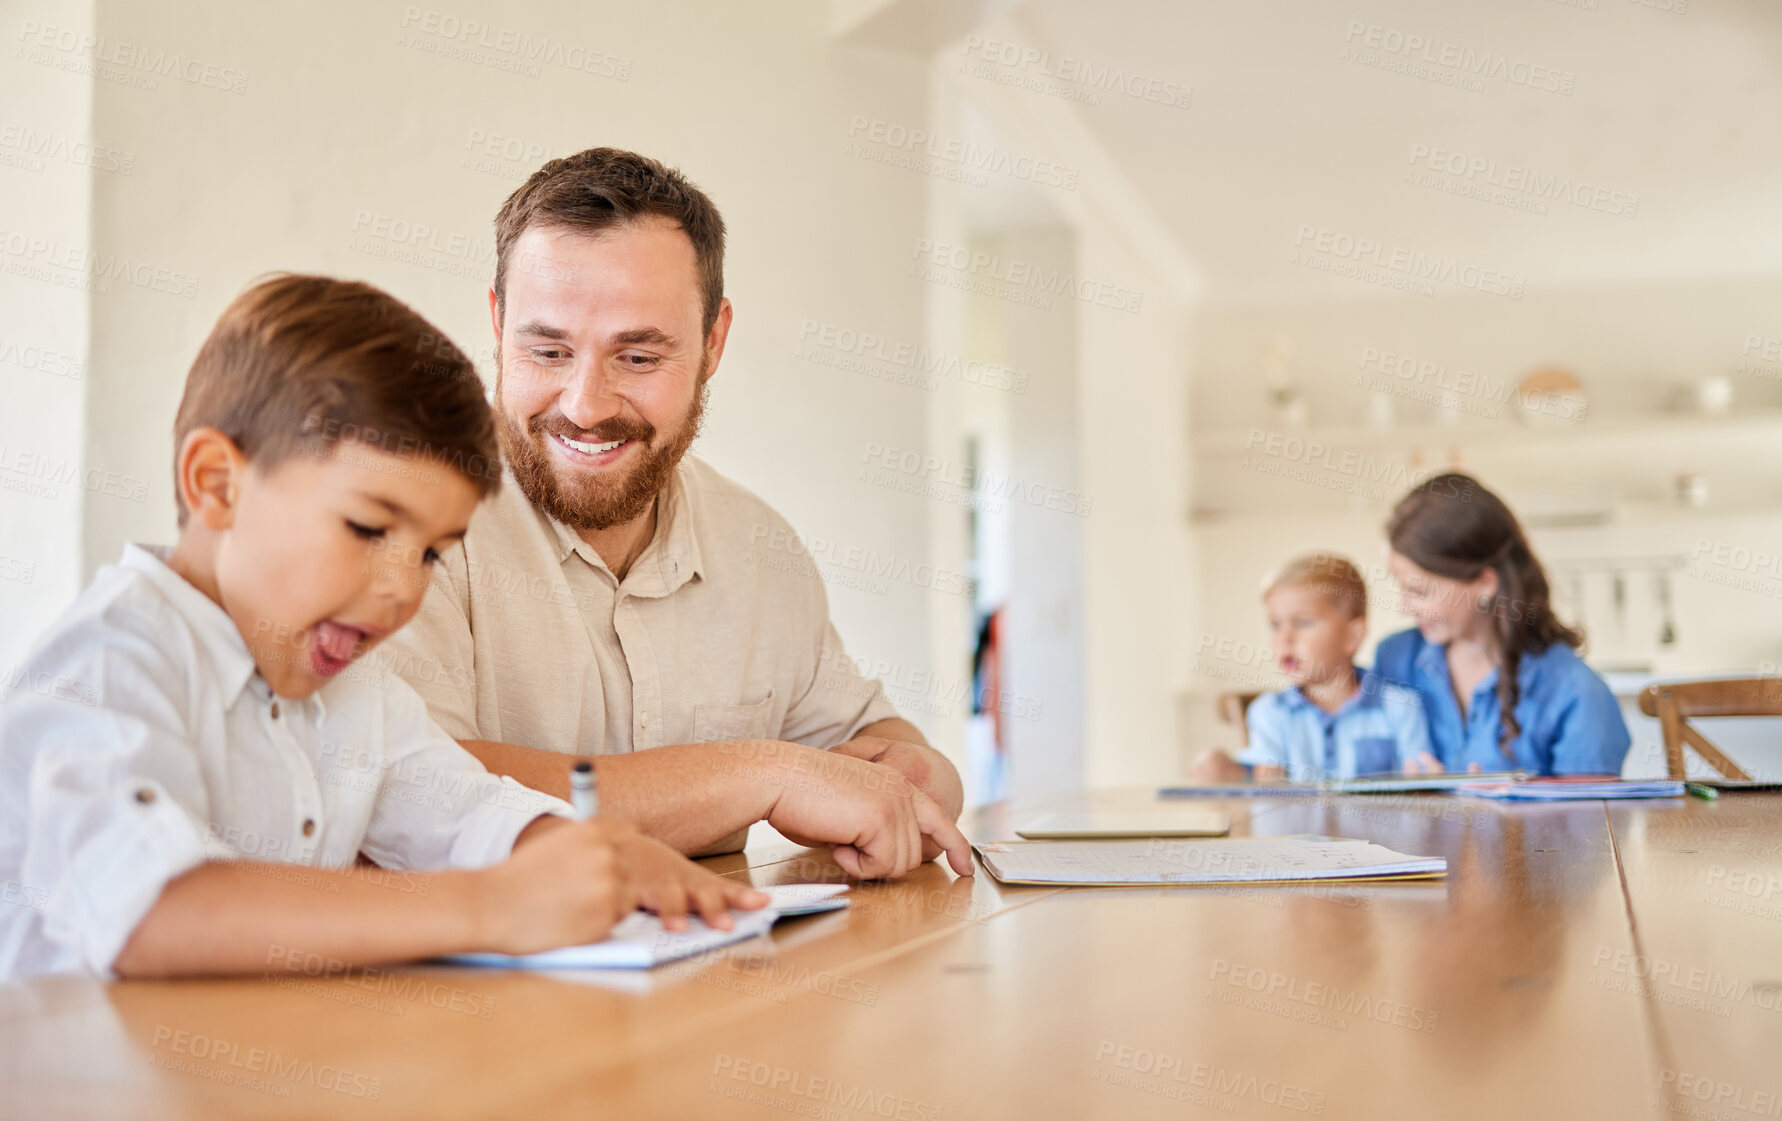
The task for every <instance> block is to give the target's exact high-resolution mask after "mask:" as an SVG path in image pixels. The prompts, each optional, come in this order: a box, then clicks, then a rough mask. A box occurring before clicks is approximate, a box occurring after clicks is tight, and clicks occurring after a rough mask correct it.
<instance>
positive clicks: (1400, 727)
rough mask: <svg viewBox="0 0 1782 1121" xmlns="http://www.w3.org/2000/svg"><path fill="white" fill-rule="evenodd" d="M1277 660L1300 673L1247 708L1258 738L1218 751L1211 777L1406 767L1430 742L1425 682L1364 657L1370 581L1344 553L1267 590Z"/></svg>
mask: <svg viewBox="0 0 1782 1121" xmlns="http://www.w3.org/2000/svg"><path fill="white" fill-rule="evenodd" d="M1262 602H1263V607H1264V610H1265V611H1266V612H1267V614H1268V629H1269V642H1270V645H1271V648H1272V651H1273V653H1274V656H1275V662H1276V664H1277V665H1278V666H1279V667H1280V669H1281V672H1282V673H1283V674H1285V675H1286V677H1287V679H1288V681H1290V682H1292V685H1291V686H1290V687H1289V688H1286V689H1283V690H1281V691H1280V692H1278V693H1267V694H1264V695H1263V696H1261V697H1258V698H1257V699H1256V700H1255V701H1254V702H1253V703H1252V704H1251V705H1250V708H1249V711H1248V712H1247V713H1246V715H1245V721H1246V724H1247V725H1248V727H1249V733H1250V744H1249V746H1248V747H1246V748H1245V749H1244V750H1243V751H1242V752H1240V753H1239V754H1238V756H1237V758H1236V759H1235V760H1234V759H1232V758H1231V757H1230V756H1229V755H1226V754H1225V753H1224V752H1222V751H1217V750H1215V751H1210V752H1207V753H1206V754H1205V755H1203V756H1202V757H1201V759H1200V760H1198V761H1197V762H1196V763H1195V766H1194V775H1195V777H1196V778H1198V779H1200V780H1202V781H1242V780H1243V779H1245V778H1254V779H1256V780H1257V781H1259V782H1275V781H1280V780H1281V779H1287V780H1289V781H1292V782H1317V781H1319V780H1320V779H1326V778H1354V777H1356V776H1357V775H1367V774H1376V773H1380V772H1386V771H1397V770H1399V769H1401V768H1402V767H1403V766H1404V765H1405V764H1406V762H1407V761H1409V760H1413V759H1416V758H1419V757H1420V756H1423V755H1425V754H1427V753H1428V751H1429V731H1428V728H1427V726H1426V724H1425V722H1424V715H1423V704H1422V702H1421V700H1419V699H1418V696H1417V694H1416V692H1415V691H1413V690H1411V689H1407V688H1404V687H1402V686H1400V685H1396V684H1388V683H1387V682H1386V681H1385V680H1384V679H1382V678H1380V677H1379V676H1377V675H1375V674H1372V673H1367V672H1363V671H1362V670H1360V669H1358V668H1357V667H1356V665H1355V655H1356V653H1357V652H1358V651H1359V650H1360V649H1361V644H1362V642H1363V641H1364V640H1365V639H1366V638H1367V584H1366V582H1365V581H1363V579H1362V577H1361V573H1360V572H1359V571H1357V570H1356V568H1355V566H1354V565H1353V564H1351V563H1350V562H1348V561H1347V560H1344V559H1343V558H1341V557H1336V556H1329V555H1325V554H1316V555H1312V556H1306V557H1300V558H1299V559H1297V560H1295V561H1293V562H1291V563H1289V564H1288V565H1287V566H1286V567H1285V568H1284V569H1282V570H1281V571H1280V572H1279V573H1277V574H1276V575H1275V576H1274V577H1273V578H1272V579H1271V580H1270V581H1269V582H1268V585H1267V587H1266V589H1265V590H1264V592H1263V596H1262Z"/></svg>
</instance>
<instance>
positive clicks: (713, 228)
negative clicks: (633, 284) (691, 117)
mask: <svg viewBox="0 0 1782 1121" xmlns="http://www.w3.org/2000/svg"><path fill="white" fill-rule="evenodd" d="M650 217H656V218H665V219H667V220H668V221H670V222H673V223H674V224H675V225H677V226H679V227H680V228H681V230H682V232H684V233H685V234H686V235H687V239H688V240H689V241H691V242H692V243H693V260H694V262H695V265H696V267H697V268H698V270H699V289H700V300H701V304H702V306H703V309H704V313H705V324H704V328H703V333H704V334H705V335H708V336H709V335H710V334H711V333H712V324H714V323H716V322H717V321H718V309H719V307H720V305H722V303H723V302H724V219H723V217H722V216H721V215H720V214H719V213H718V208H717V207H716V206H714V205H712V200H711V199H709V198H707V197H706V194H705V192H704V191H701V190H700V189H699V188H698V187H696V186H694V185H693V183H692V181H691V180H689V179H688V178H687V177H686V176H684V175H682V174H681V173H680V172H679V171H678V170H676V169H674V168H671V167H668V166H666V165H664V164H661V163H658V162H657V161H655V160H652V159H650V158H649V157H648V156H640V155H638V154H637V153H636V152H627V151H623V150H622V149H619V148H589V149H588V150H587V151H585V152H577V153H576V154H575V155H573V156H564V157H563V158H562V159H556V160H551V161H549V162H548V163H546V164H545V165H544V166H543V167H541V168H539V169H538V170H537V171H535V172H533V173H532V177H531V178H530V179H527V180H526V182H525V183H523V184H521V186H520V189H519V190H517V191H515V192H514V193H513V194H511V195H509V196H508V197H507V201H506V202H504V203H502V204H501V212H500V213H498V214H496V215H495V299H496V301H497V302H498V303H500V304H501V306H502V307H504V308H505V307H506V306H507V270H508V268H509V267H510V266H513V262H512V261H511V260H510V257H511V256H512V254H513V249H514V242H516V241H518V240H520V235H521V234H523V233H525V232H526V231H527V230H528V229H531V228H532V227H534V226H542V227H547V228H556V229H564V230H569V231H571V232H574V233H578V234H601V233H605V232H607V231H608V230H612V229H615V228H617V227H620V226H625V225H628V224H630V223H633V222H637V221H641V220H642V219H645V218H650Z"/></svg>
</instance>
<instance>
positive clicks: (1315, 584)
mask: <svg viewBox="0 0 1782 1121" xmlns="http://www.w3.org/2000/svg"><path fill="white" fill-rule="evenodd" d="M1282 588H1310V589H1312V590H1313V591H1316V592H1319V593H1321V594H1323V596H1324V598H1325V599H1327V600H1328V601H1329V602H1330V605H1331V606H1332V607H1335V608H1336V609H1337V610H1338V611H1341V612H1343V613H1344V614H1345V615H1346V616H1347V617H1349V618H1351V619H1361V618H1365V617H1366V616H1367V581H1366V580H1364V579H1362V576H1361V570H1360V569H1358V568H1356V567H1355V566H1354V565H1353V564H1351V563H1350V562H1349V561H1347V560H1345V559H1344V558H1342V557H1339V556H1336V555H1335V554H1333V553H1311V554H1308V555H1306V556H1303V557H1295V558H1294V559H1292V560H1290V561H1288V562H1287V563H1286V564H1285V565H1283V566H1282V567H1281V569H1280V570H1279V571H1277V572H1275V573H1273V574H1271V575H1270V576H1269V578H1268V580H1267V581H1266V582H1265V583H1264V584H1263V588H1262V598H1264V599H1267V598H1268V597H1269V596H1271V595H1273V594H1274V593H1275V592H1277V591H1279V590H1280V589H1282Z"/></svg>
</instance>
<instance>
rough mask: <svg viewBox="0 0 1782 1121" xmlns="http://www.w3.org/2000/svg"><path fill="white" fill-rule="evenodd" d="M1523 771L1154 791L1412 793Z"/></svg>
mask: <svg viewBox="0 0 1782 1121" xmlns="http://www.w3.org/2000/svg"><path fill="white" fill-rule="evenodd" d="M1527 777H1528V775H1527V774H1526V773H1525V772H1523V771H1497V772H1492V773H1488V774H1460V773H1458V772H1456V773H1453V774H1440V775H1402V774H1399V773H1397V772H1396V771H1393V772H1387V773H1385V774H1376V775H1358V776H1356V777H1355V778H1334V779H1326V780H1325V781H1323V782H1319V783H1303V782H1234V783H1212V784H1208V785H1203V786H1166V787H1164V788H1163V789H1161V790H1159V791H1158V792H1157V793H1158V795H1159V796H1160V797H1164V798H1268V797H1279V796H1288V795H1306V794H1412V793H1418V792H1424V791H1443V790H1470V789H1472V788H1473V787H1475V786H1489V785H1491V784H1493V783H1505V782H1518V781H1521V780H1522V779H1525V778H1527Z"/></svg>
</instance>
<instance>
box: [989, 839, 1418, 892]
mask: <svg viewBox="0 0 1782 1121" xmlns="http://www.w3.org/2000/svg"><path fill="white" fill-rule="evenodd" d="M974 847H975V848H976V849H977V851H978V856H979V857H981V858H982V859H983V861H984V867H986V868H988V869H990V874H991V875H993V876H995V877H996V878H997V879H999V880H1001V881H1002V882H1004V883H1010V884H1061V885H1071V886H1091V885H1103V884H1260V883H1292V882H1297V881H1305V880H1325V881H1329V880H1381V879H1420V878H1424V877H1429V876H1442V875H1446V874H1447V871H1448V862H1447V861H1445V860H1443V859H1441V858H1440V857H1429V856H1406V855H1405V854H1404V853H1401V852H1393V851H1392V850H1391V849H1389V848H1383V847H1382V846H1380V845H1376V844H1373V843H1371V842H1368V841H1351V840H1341V839H1338V840H1313V839H1309V838H1302V837H1251V838H1244V839H1240V840H1230V841H1166V840H1151V841H1077V842H1071V841H1004V842H1000V843H997V844H983V845H976V846H974Z"/></svg>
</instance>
